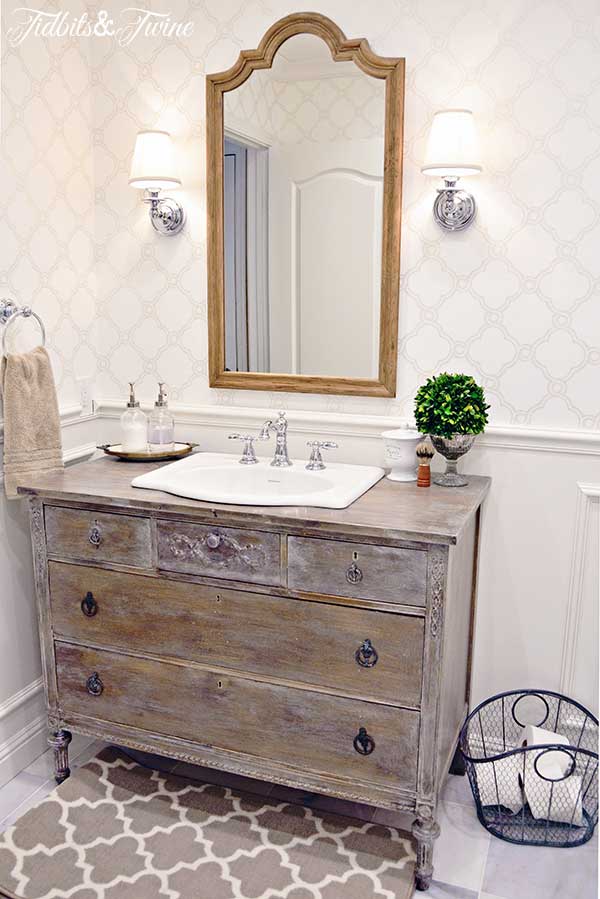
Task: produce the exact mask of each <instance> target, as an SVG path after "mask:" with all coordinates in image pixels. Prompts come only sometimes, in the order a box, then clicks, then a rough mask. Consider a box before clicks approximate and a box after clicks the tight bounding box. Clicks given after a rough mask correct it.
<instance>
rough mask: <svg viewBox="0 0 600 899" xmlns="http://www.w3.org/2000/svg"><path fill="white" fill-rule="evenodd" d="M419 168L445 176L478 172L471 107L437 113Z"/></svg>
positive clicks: (425, 171) (478, 165) (475, 136)
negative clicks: (422, 162)
mask: <svg viewBox="0 0 600 899" xmlns="http://www.w3.org/2000/svg"><path fill="white" fill-rule="evenodd" d="M421 171H422V172H423V174H424V175H436V176H437V177H438V178H440V177H441V178H448V179H456V178H460V177H461V176H463V175H478V174H479V173H480V172H481V161H480V153H479V139H478V136H477V129H476V127H475V122H474V120H473V113H472V112H471V110H470V109H443V110H441V111H440V112H436V114H435V115H434V117H433V122H432V123H431V131H430V132H429V140H428V141H427V149H426V151H425V161H424V164H423V166H422V168H421Z"/></svg>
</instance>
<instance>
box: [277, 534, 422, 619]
mask: <svg viewBox="0 0 600 899" xmlns="http://www.w3.org/2000/svg"><path fill="white" fill-rule="evenodd" d="M354 572H356V574H354V577H358V578H360V579H359V580H357V581H356V582H351V581H349V580H348V577H352V575H353V573H354ZM288 585H289V586H290V587H291V588H292V589H293V590H299V591H302V592H304V593H324V594H331V595H332V596H353V597H356V598H358V599H378V600H379V601H384V602H400V603H403V604H405V605H413V606H424V605H425V600H426V595H427V553H426V552H423V551H422V550H416V549H401V548H396V547H387V546H371V545H370V544H361V543H346V542H341V541H337V540H320V539H319V540H314V539H311V538H307V537H289V538H288Z"/></svg>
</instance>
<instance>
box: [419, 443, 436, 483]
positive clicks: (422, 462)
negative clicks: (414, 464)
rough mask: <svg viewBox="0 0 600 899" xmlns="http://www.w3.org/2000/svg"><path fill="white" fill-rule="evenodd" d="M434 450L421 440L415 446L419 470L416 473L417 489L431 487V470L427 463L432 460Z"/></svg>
mask: <svg viewBox="0 0 600 899" xmlns="http://www.w3.org/2000/svg"><path fill="white" fill-rule="evenodd" d="M434 452H435V450H434V449H433V447H432V446H431V444H429V443H427V442H426V441H425V440H422V441H421V443H419V444H418V446H417V459H418V460H419V470H418V472H417V487H431V469H430V467H429V463H430V462H431V460H432V459H433V454H434Z"/></svg>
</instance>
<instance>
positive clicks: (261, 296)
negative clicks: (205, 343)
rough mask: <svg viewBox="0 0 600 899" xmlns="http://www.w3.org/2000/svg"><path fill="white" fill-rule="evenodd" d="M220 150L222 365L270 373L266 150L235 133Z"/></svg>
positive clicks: (226, 137) (228, 367) (241, 369)
mask: <svg viewBox="0 0 600 899" xmlns="http://www.w3.org/2000/svg"><path fill="white" fill-rule="evenodd" d="M223 148H224V159H223V201H224V202H223V216H224V223H223V224H224V243H225V266H224V280H225V285H224V286H225V366H226V368H227V370H228V371H269V285H268V269H267V266H268V260H267V253H268V232H267V227H268V219H267V215H268V213H267V198H268V184H267V178H268V161H267V156H268V148H267V147H264V146H258V145H256V144H254V143H253V142H251V141H249V140H248V139H247V138H244V137H243V136H241V135H233V134H229V135H227V134H226V135H225V140H224V144H223Z"/></svg>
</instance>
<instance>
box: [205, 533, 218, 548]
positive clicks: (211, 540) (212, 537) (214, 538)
mask: <svg viewBox="0 0 600 899" xmlns="http://www.w3.org/2000/svg"><path fill="white" fill-rule="evenodd" d="M221 540H222V537H221V535H220V534H209V535H208V536H207V538H206V545H207V546H208V548H209V549H217V547H218V546H220V545H221Z"/></svg>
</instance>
